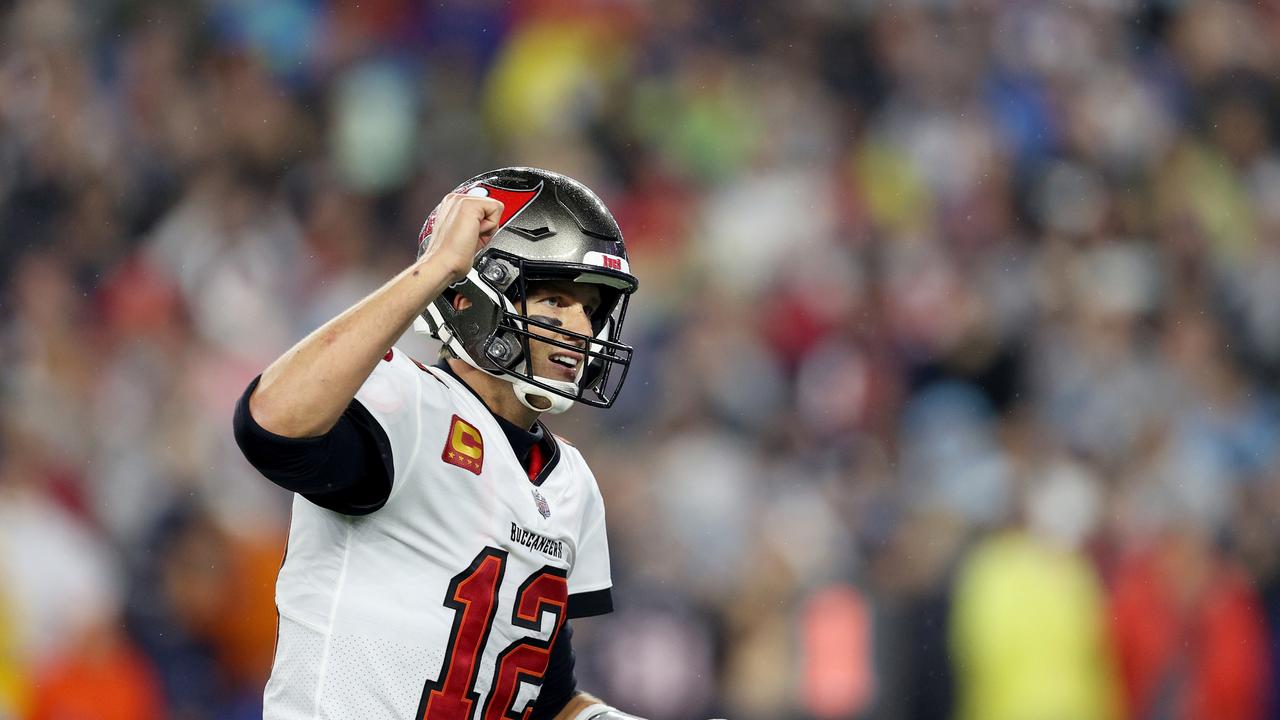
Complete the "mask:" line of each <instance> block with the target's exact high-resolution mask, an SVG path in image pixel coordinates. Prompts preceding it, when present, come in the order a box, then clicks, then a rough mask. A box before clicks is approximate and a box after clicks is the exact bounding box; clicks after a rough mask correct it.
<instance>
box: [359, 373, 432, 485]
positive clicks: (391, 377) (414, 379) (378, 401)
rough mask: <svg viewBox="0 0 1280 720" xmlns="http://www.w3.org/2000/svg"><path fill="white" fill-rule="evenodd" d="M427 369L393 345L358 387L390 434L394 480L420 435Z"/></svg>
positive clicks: (361, 398) (408, 460) (370, 411)
mask: <svg viewBox="0 0 1280 720" xmlns="http://www.w3.org/2000/svg"><path fill="white" fill-rule="evenodd" d="M423 374H424V372H423V371H422V370H421V369H420V368H419V367H418V366H417V364H415V363H414V362H413V360H411V359H410V358H409V356H408V355H405V354H404V353H403V352H400V351H399V350H396V349H394V348H392V349H391V350H388V351H387V354H386V355H385V356H384V357H383V359H382V360H380V361H379V362H378V364H377V365H376V366H374V368H373V372H372V373H370V374H369V377H368V378H367V379H366V380H365V381H364V384H363V385H361V386H360V389H359V390H357V391H356V396H355V399H356V400H357V401H358V402H359V403H360V405H361V406H363V407H364V409H365V410H366V411H367V412H368V415H369V418H370V419H371V420H372V421H373V422H375V423H377V425H378V427H379V428H381V429H382V432H383V433H385V435H386V437H387V442H388V444H389V445H390V447H391V457H392V461H393V462H392V472H393V474H392V482H393V492H394V484H395V481H396V480H398V479H399V478H400V477H402V476H403V475H404V472H405V469H406V468H408V467H409V465H410V464H411V463H412V462H413V458H414V456H415V455H417V452H418V441H419V440H420V438H421V435H422V433H421V428H422V418H421V416H420V414H419V408H420V407H421V402H420V396H419V393H421V392H422V388H423V385H422V376H423Z"/></svg>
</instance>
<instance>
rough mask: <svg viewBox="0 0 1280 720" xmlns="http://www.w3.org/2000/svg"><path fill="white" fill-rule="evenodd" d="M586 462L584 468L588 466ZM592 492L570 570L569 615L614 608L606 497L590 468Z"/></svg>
mask: <svg viewBox="0 0 1280 720" xmlns="http://www.w3.org/2000/svg"><path fill="white" fill-rule="evenodd" d="M585 467H586V465H585V463H584V464H583V468H585ZM585 474H586V477H587V479H588V481H589V485H590V490H591V494H590V497H589V498H588V500H587V504H586V509H585V511H584V512H583V517H582V532H581V534H580V535H579V536H578V554H577V557H576V558H575V560H574V563H573V568H571V569H570V570H569V617H570V618H580V617H590V616H592V615H603V614H605V613H608V612H612V611H613V595H612V593H611V591H610V588H612V586H613V579H612V577H611V576H610V571H609V538H608V535H607V533H606V532H605V519H604V498H602V497H601V496H600V489H599V488H598V487H597V486H596V481H595V478H594V477H592V476H591V473H590V471H585Z"/></svg>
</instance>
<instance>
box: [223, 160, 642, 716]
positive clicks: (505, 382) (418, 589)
mask: <svg viewBox="0 0 1280 720" xmlns="http://www.w3.org/2000/svg"><path fill="white" fill-rule="evenodd" d="M636 286H637V281H636V278H635V277H634V276H632V274H631V272H630V268H629V266H628V262H627V253H626V249H625V247H624V246H623V241H622V234H621V232H620V231H619V229H618V225H617V223H616V222H615V221H614V219H613V216H612V215H611V214H610V213H609V211H608V209H606V208H605V206H604V204H603V203H602V202H601V201H600V199H599V198H597V197H596V196H595V195H594V194H593V193H592V192H591V191H590V190H588V189H587V188H586V187H585V186H583V185H582V184H581V183H579V182H577V181H575V180H573V179H570V178H568V177H565V176H563V175H559V174H556V173H552V172H547V171H545V170H538V169H533V168H506V169H502V170H496V171H493V172H490V173H486V174H484V175H481V176H478V177H476V178H473V179H471V180H469V181H467V182H466V183H464V184H463V185H461V186H460V187H459V188H458V189H457V190H456V191H454V192H453V193H451V194H449V195H448V196H446V197H445V198H444V200H443V201H442V202H441V203H440V205H439V206H438V207H437V208H436V209H435V211H434V212H433V213H431V216H430V217H429V218H428V219H427V222H426V224H425V226H424V227H423V230H422V233H421V236H420V237H419V246H418V259H417V261H416V262H415V263H414V264H413V265H412V266H410V267H409V268H407V269H406V270H404V271H403V272H401V273H400V274H399V275H397V276H396V277H395V278H394V279H392V280H391V281H390V282H388V283H387V284H386V285H384V286H382V287H381V288H380V289H378V290H377V291H375V292H374V293H373V294H371V295H369V296H368V297H366V298H364V299H363V300H361V301H360V302H358V303H356V304H355V305H354V306H352V307H351V308H349V309H348V310H346V311H345V312H343V313H342V314H341V315H338V316H337V317H335V318H333V319H332V320H330V321H329V322H327V323H326V324H324V325H323V326H322V327H320V328H319V329H318V330H316V331H315V332H313V333H312V334H311V335H309V336H308V337H306V338H305V339H303V340H302V341H301V342H299V343H298V344H297V345H295V346H294V347H293V348H291V349H290V350H289V351H288V352H286V353H285V354H284V355H282V356H281V357H280V358H279V359H277V360H276V361H275V362H273V363H272V364H271V365H270V366H269V367H268V368H267V369H266V370H265V371H264V372H263V373H262V375H260V376H259V377H258V378H256V379H255V380H254V381H253V382H252V383H250V385H249V387H248V389H247V390H246V391H245V393H244V395H243V397H242V398H241V399H240V402H239V403H238V404H237V406H236V412H235V420H234V426H235V434H236V439H237V442H238V443H239V444H240V447H241V449H242V450H243V452H244V454H245V456H246V457H247V458H248V459H249V461H250V462H251V463H252V464H253V465H254V466H255V467H257V468H258V469H259V470H260V471H261V472H262V474H263V475H265V476H266V477H267V478H269V479H270V480H271V481H273V482H275V483H276V484H278V485H280V486H282V487H284V488H287V489H289V490H291V491H293V492H295V493H297V495H296V496H295V498H294V502H293V519H292V524H291V527H290V530H289V542H288V547H287V552H286V556H285V560H284V563H283V565H282V566H281V569H280V575H279V579H278V581H277V584H276V604H277V607H278V609H279V634H278V639H277V647H276V655H275V661H274V663H273V667H272V672H271V678H270V680H269V681H268V683H267V687H266V691H265V698H264V701H265V708H264V717H265V718H266V719H267V720H302V719H304V718H307V719H310V718H319V717H323V718H359V719H360V720H370V719H375V720H376V719H381V718H385V719H387V720H392V719H394V720H470V719H475V720H497V719H498V718H523V719H525V720H528V719H530V718H533V719H544V718H557V719H563V720H587V719H588V718H590V719H593V720H605V719H610V720H612V719H615V718H629V717H631V716H629V715H625V714H623V713H621V712H619V711H617V710H615V709H613V708H611V707H609V706H608V705H606V704H604V703H603V702H601V701H599V700H597V699H595V698H593V697H592V696H590V695H588V694H586V693H583V692H581V691H579V690H578V689H577V687H576V681H575V678H574V671H573V667H574V655H573V650H572V647H571V644H570V639H571V635H572V633H571V631H570V627H569V623H568V621H569V620H570V619H572V618H580V617H588V616H591V615H597V614H600V613H606V612H609V611H610V610H611V609H612V600H611V597H610V586H611V580H610V574H609V551H608V541H607V539H606V535H605V516H604V505H603V502H602V500H601V497H600V491H599V489H598V488H597V486H596V482H595V478H594V477H593V476H592V474H591V471H590V469H589V468H588V467H587V465H586V463H585V462H584V461H583V458H582V455H581V454H579V452H578V451H577V450H576V449H574V448H573V446H572V445H569V444H568V443H566V442H564V441H563V440H561V439H559V438H557V437H555V436H554V435H552V434H551V433H550V432H549V431H547V429H546V428H545V427H544V426H543V424H542V423H541V422H540V421H539V416H540V415H541V414H542V413H560V412H563V411H565V410H566V409H568V408H569V407H571V406H572V405H573V404H574V403H584V404H587V405H592V406H596V407H609V406H610V405H611V404H612V403H613V401H614V399H615V398H616V397H617V393H618V390H619V389H620V388H621V386H622V383H623V381H624V379H625V376H626V371H627V367H628V366H629V364H630V361H631V353H632V350H631V348H630V347H629V346H627V345H625V344H623V343H622V341H621V339H620V337H621V332H622V325H623V320H624V318H625V315H626V308H627V302H628V299H629V297H630V295H631V294H632V293H633V292H635V290H636ZM412 323H418V325H419V328H420V329H422V330H425V331H427V332H429V333H430V334H432V335H433V336H434V337H436V338H438V339H439V340H440V341H441V343H442V348H441V361H440V362H439V363H438V364H436V365H434V366H431V367H427V366H424V365H421V364H419V363H418V362H416V361H414V360H412V359H410V358H409V357H407V356H406V355H405V354H404V353H403V352H401V351H400V350H398V349H396V348H394V347H392V343H394V342H395V340H396V339H397V338H399V337H400V336H401V335H402V334H403V333H404V332H405V330H406V329H408V327H409V326H410V325H411V324H412ZM388 348H391V349H390V350H388Z"/></svg>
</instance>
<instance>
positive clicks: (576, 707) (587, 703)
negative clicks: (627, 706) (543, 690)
mask: <svg viewBox="0 0 1280 720" xmlns="http://www.w3.org/2000/svg"><path fill="white" fill-rule="evenodd" d="M592 705H595V706H597V707H598V709H597V711H596V712H593V713H591V716H592V717H598V718H600V719H601V720H642V719H641V718H638V717H635V716H634V715H627V714H626V713H624V712H620V711H618V710H615V709H613V708H611V707H608V706H607V705H606V704H605V702H604V701H603V700H600V699H599V698H596V697H592V696H591V695H588V694H587V693H584V692H579V693H578V694H577V695H574V696H573V699H572V700H570V701H569V703H568V704H567V705H565V706H564V708H563V709H562V710H561V711H560V712H558V713H556V716H555V718H554V720H576V718H577V717H578V714H579V713H581V712H582V711H583V710H586V709H587V708H589V707H591V706H592ZM606 710H607V711H608V712H605V714H603V715H600V714H598V713H600V712H603V711H606Z"/></svg>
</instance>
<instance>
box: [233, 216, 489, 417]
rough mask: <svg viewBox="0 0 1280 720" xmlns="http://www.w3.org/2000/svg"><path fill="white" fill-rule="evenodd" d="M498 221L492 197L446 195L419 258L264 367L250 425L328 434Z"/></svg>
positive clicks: (464, 268)
mask: <svg viewBox="0 0 1280 720" xmlns="http://www.w3.org/2000/svg"><path fill="white" fill-rule="evenodd" d="M501 215H502V203H501V202H499V201H497V200H494V199H492V198H485V197H472V196H466V195H456V194H450V195H448V196H446V197H445V199H444V200H443V201H442V202H441V203H440V206H439V207H438V208H437V209H436V223H435V228H434V232H433V235H432V241H431V245H430V247H429V248H428V250H427V252H426V254H425V255H423V256H422V258H421V259H419V260H418V261H417V262H415V263H414V264H413V265H412V266H410V267H408V268H406V269H405V270H404V271H403V272H401V273H400V274H399V275H397V276H396V277H394V278H392V279H391V280H390V281H388V282H387V284H385V285H383V286H382V287H381V288H378V289H377V290H375V291H374V292H373V293H372V294H370V295H369V296H368V297H366V298H364V299H363V300H361V301H360V302H358V303H356V304H355V305H353V306H351V307H350V308H347V309H346V310H345V311H343V313H342V314H341V315H338V316H337V317H335V318H333V319H332V320H330V321H329V322H327V323H325V324H324V325H321V326H320V327H319V328H318V329H317V330H316V331H315V332H313V333H311V334H310V335H308V336H307V337H305V338H303V339H302V340H301V341H300V342H298V344H297V345H294V346H293V347H292V348H290V349H289V350H288V351H286V352H285V354H284V355H281V356H280V357H279V358H277V359H276V361H275V362H273V363H271V365H270V366H268V367H267V369H266V371H265V372H263V373H262V380H261V381H259V383H258V387H257V389H256V390H255V391H254V393H253V395H252V396H251V397H250V398H249V412H250V413H251V414H252V415H253V419H254V420H256V421H257V422H258V424H259V425H261V426H262V427H263V428H264V429H266V430H269V431H271V432H273V433H275V434H277V435H283V436H285V437H314V436H317V435H322V434H324V433H325V432H327V431H328V430H329V429H330V428H332V427H333V425H334V423H336V422H337V421H338V418H339V417H341V415H342V412H343V411H344V410H345V409H346V408H347V405H348V404H349V403H350V402H351V398H353V397H355V394H356V391H357V390H359V389H360V386H361V385H362V384H363V383H364V381H365V380H366V379H367V378H368V377H369V374H370V373H371V372H373V368H374V366H376V365H377V363H378V360H379V359H380V358H381V357H382V356H383V355H384V354H386V352H387V349H388V348H390V347H391V345H392V343H394V342H395V341H396V339H397V338H399V337H400V336H401V335H403V334H404V332H405V330H407V329H409V326H410V325H411V324H412V323H413V319H414V318H415V317H417V316H418V315H419V314H421V313H422V311H423V310H425V309H426V307H427V305H429V304H430V303H432V302H433V301H435V299H436V298H437V297H439V296H440V293H441V292H442V291H443V290H444V289H445V288H446V287H448V286H449V284H451V283H453V282H455V281H457V280H459V279H461V278H462V277H464V276H466V273H467V271H468V270H469V269H470V268H471V263H472V261H473V260H474V258H475V254H476V252H477V251H478V250H479V249H480V248H481V247H483V246H484V243H486V242H487V241H488V239H489V237H491V236H492V234H493V233H494V232H495V231H496V230H497V227H498V218H500V217H501Z"/></svg>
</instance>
